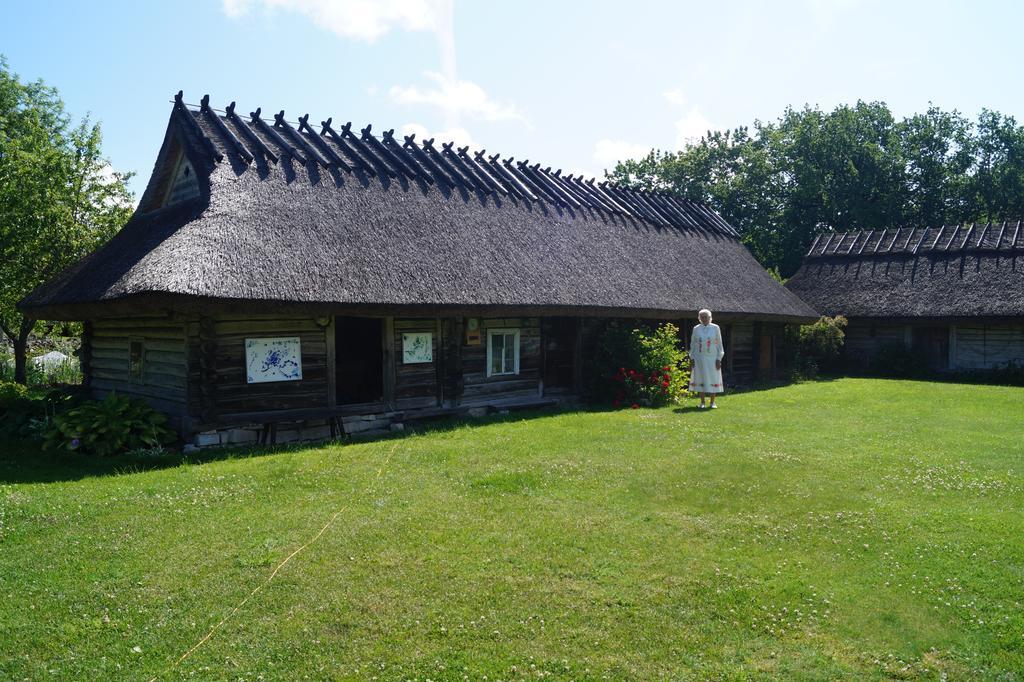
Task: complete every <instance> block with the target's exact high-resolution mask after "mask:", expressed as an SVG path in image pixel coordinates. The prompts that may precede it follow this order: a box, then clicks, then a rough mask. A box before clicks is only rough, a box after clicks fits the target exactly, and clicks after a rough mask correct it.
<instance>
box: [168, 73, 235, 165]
mask: <svg viewBox="0 0 1024 682" xmlns="http://www.w3.org/2000/svg"><path fill="white" fill-rule="evenodd" d="M184 96H185V94H184V91H182V90H178V94H177V95H175V96H174V109H175V111H177V112H178V113H179V114H181V116H182V117H183V118H184V119H185V123H186V124H187V125H188V127H189V129H190V130H191V131H192V133H193V134H194V135H196V136H197V137H198V138H199V141H200V142H201V143H202V144H203V146H204V147H206V149H207V151H209V152H210V154H211V155H212V156H213V158H215V159H217V162H218V163H220V161H222V160H223V159H224V155H223V154H221V153H220V151H219V150H218V149H217V145H215V144H213V140H211V139H210V138H209V137H207V136H206V133H205V132H203V129H202V128H201V127H200V126H199V124H198V123H196V119H195V118H194V117H193V116H192V112H190V111H189V110H188V107H186V106H185V98H184Z"/></svg>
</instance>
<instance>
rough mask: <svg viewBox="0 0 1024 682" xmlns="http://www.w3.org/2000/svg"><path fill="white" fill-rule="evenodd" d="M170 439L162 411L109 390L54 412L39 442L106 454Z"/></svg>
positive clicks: (172, 433)
mask: <svg viewBox="0 0 1024 682" xmlns="http://www.w3.org/2000/svg"><path fill="white" fill-rule="evenodd" d="M173 440H174V432H173V431H171V430H170V429H169V428H167V418H166V417H165V416H164V415H163V414H161V413H159V412H157V411H156V410H154V409H153V408H151V407H150V406H149V405H147V404H146V403H145V402H143V401H141V400H137V399H134V398H129V397H127V396H123V395H118V394H117V393H110V394H108V395H107V397H106V398H104V399H103V400H98V401H97V400H91V401H88V402H85V403H82V404H80V405H78V406H77V407H72V408H71V409H69V410H67V411H66V412H62V413H58V414H57V415H56V416H54V417H53V419H52V421H51V424H50V427H49V428H48V429H47V430H46V432H45V435H44V440H43V446H44V447H45V448H46V449H50V450H58V449H64V450H71V451H79V452H83V453H88V454H92V455H97V456H99V457H108V456H111V455H116V454H120V453H122V452H126V451H129V450H136V449H138V448H143V447H150V448H152V447H156V446H159V445H163V444H165V443H170V442H171V441H173Z"/></svg>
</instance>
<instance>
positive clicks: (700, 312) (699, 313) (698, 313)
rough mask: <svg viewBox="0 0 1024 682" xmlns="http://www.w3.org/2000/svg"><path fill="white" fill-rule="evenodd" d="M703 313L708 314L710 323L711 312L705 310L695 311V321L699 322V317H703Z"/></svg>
mask: <svg viewBox="0 0 1024 682" xmlns="http://www.w3.org/2000/svg"><path fill="white" fill-rule="evenodd" d="M704 313H707V314H708V322H710V321H711V311H710V310H708V309H707V308H701V309H700V310H698V311H697V319H698V320H699V319H700V318H701V316H703V315H704Z"/></svg>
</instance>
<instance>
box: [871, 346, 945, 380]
mask: <svg viewBox="0 0 1024 682" xmlns="http://www.w3.org/2000/svg"><path fill="white" fill-rule="evenodd" d="M870 370H871V373H872V374H877V375H879V376H883V377H894V378H900V379H914V378H919V377H924V376H928V375H929V374H930V373H931V370H930V369H929V367H928V363H927V362H926V361H925V359H924V358H923V357H922V356H921V355H920V354H917V353H914V352H913V351H911V350H909V349H908V348H907V347H906V346H904V345H903V344H902V343H888V344H886V345H884V346H882V347H881V348H879V349H878V352H876V353H875V355H874V357H873V358H871V363H870Z"/></svg>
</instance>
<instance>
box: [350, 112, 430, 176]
mask: <svg viewBox="0 0 1024 682" xmlns="http://www.w3.org/2000/svg"><path fill="white" fill-rule="evenodd" d="M360 133H361V134H362V140H363V142H365V143H366V144H367V145H369V146H370V147H372V148H373V149H374V151H376V152H378V153H379V154H381V155H382V156H385V157H387V159H388V161H390V162H391V163H392V164H394V166H395V168H397V169H398V170H400V171H401V172H402V173H403V174H405V175H407V176H409V179H410V180H413V179H415V178H417V177H419V176H421V175H423V174H422V173H420V172H419V171H417V170H416V169H415V168H413V167H412V166H410V165H409V164H408V163H406V161H405V159H404V158H402V157H401V156H399V155H398V154H396V153H395V151H394V150H393V149H391V148H390V147H388V146H387V145H385V144H384V143H383V142H381V141H380V140H378V139H377V138H376V137H374V136H373V135H371V134H370V126H366V127H365V128H363V129H362V130H361V131H360ZM394 134H395V131H394V130H386V131H384V137H385V138H387V137H390V138H392V139H394ZM423 179H424V180H426V181H427V184H430V183H432V182H433V180H432V179H431V178H428V177H424V178H423Z"/></svg>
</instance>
